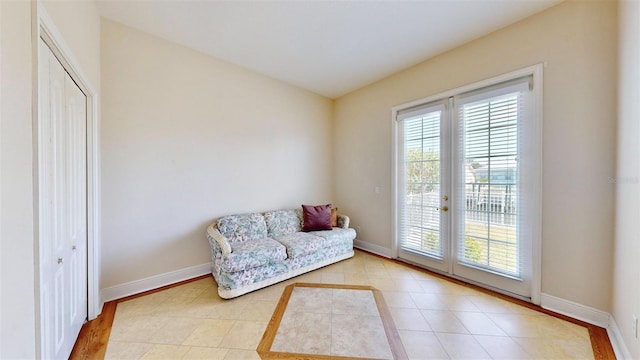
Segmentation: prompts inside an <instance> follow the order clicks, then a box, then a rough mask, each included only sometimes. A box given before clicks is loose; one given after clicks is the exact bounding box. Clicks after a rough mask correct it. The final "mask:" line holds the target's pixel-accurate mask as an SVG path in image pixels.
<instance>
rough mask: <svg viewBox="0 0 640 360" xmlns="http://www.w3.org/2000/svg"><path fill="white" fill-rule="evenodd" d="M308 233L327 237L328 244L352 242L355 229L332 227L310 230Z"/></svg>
mask: <svg viewBox="0 0 640 360" xmlns="http://www.w3.org/2000/svg"><path fill="white" fill-rule="evenodd" d="M309 234H311V235H315V236H319V237H322V238H325V239H327V241H328V244H330V245H333V244H336V243H342V242H345V241H351V242H352V243H353V239H355V238H356V231H355V230H354V229H351V228H348V229H343V228H333V230H323V231H311V232H309Z"/></svg>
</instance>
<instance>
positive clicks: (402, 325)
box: [106, 251, 593, 360]
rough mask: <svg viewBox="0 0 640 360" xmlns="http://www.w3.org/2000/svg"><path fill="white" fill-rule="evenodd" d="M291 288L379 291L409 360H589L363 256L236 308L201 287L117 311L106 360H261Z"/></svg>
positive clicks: (539, 331)
mask: <svg viewBox="0 0 640 360" xmlns="http://www.w3.org/2000/svg"><path fill="white" fill-rule="evenodd" d="M294 282H310V283H331V284H351V285H369V286H373V287H375V288H377V289H379V290H381V291H382V293H383V295H384V298H385V301H386V303H387V306H388V307H389V310H390V312H391V315H392V317H393V320H394V322H395V325H396V327H397V329H398V331H399V333H400V337H401V340H402V343H403V345H404V348H405V350H406V352H407V355H408V356H409V358H410V359H490V358H491V359H571V358H573V359H593V352H592V350H591V343H590V339H589V334H588V331H587V329H586V328H583V327H581V326H578V325H575V324H572V323H568V322H566V321H563V320H560V319H557V318H554V317H551V316H548V315H545V314H542V313H539V312H536V311H534V310H530V309H527V308H524V307H521V306H518V305H515V304H513V303H510V302H507V301H504V300H501V299H498V298H495V297H492V296H489V295H486V294H484V293H482V292H478V291H476V290H473V289H470V288H467V287H464V286H460V285H457V284H454V283H451V282H448V281H446V280H442V279H439V278H436V277H433V276H430V275H429V274H426V273H424V272H421V271H418V270H414V269H412V268H409V267H406V266H403V265H401V264H397V263H395V262H391V261H387V260H385V259H381V258H379V257H375V256H372V255H369V254H367V253H364V252H361V251H356V255H355V256H354V257H353V258H352V259H349V260H345V261H342V262H340V263H337V264H334V265H330V266H327V267H325V268H323V269H319V270H316V271H314V272H311V273H308V274H305V275H302V276H299V277H297V278H294V279H291V280H289V281H286V282H282V283H280V284H276V285H273V286H270V287H268V288H265V289H262V290H258V291H255V292H253V293H250V294H247V295H244V296H241V297H239V298H236V299H232V300H223V299H220V298H219V297H218V295H217V292H216V286H215V282H214V281H213V279H212V278H206V279H202V280H198V281H194V282H191V283H188V284H185V285H182V286H178V287H174V288H170V289H168V290H165V291H162V292H158V293H154V294H151V295H147V296H144V297H140V298H137V299H133V300H129V301H126V302H121V303H119V304H118V307H117V310H116V315H115V318H114V322H113V327H112V330H111V336H110V338H109V344H108V347H107V354H106V358H108V359H154V358H155V359H181V358H182V359H205V358H206V359H232V360H235V359H238V360H240V359H259V356H258V354H257V353H256V351H255V349H256V347H257V346H258V343H259V342H260V339H261V338H262V334H263V333H264V330H265V329H266V326H267V323H268V321H269V319H270V318H271V315H272V314H273V311H274V309H275V308H276V305H277V303H278V300H279V299H280V295H281V294H282V291H283V290H284V287H285V286H287V285H289V284H292V283H294Z"/></svg>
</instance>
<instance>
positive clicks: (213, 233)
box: [207, 224, 231, 255]
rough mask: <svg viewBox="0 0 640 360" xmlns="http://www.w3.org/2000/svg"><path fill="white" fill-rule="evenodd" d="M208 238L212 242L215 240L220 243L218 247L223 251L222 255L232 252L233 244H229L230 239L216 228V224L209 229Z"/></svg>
mask: <svg viewBox="0 0 640 360" xmlns="http://www.w3.org/2000/svg"><path fill="white" fill-rule="evenodd" d="M207 238H208V239H209V241H210V242H211V241H215V242H216V243H217V244H218V247H219V248H220V250H221V251H222V255H227V254H230V253H231V245H229V241H227V238H225V237H224V235H222V234H221V233H220V231H218V229H216V224H212V225H211V226H209V228H208V229H207Z"/></svg>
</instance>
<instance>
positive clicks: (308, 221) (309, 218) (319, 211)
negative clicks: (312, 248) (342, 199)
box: [302, 204, 331, 231]
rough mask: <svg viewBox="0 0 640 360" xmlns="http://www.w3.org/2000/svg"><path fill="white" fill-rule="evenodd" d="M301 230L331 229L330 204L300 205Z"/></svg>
mask: <svg viewBox="0 0 640 360" xmlns="http://www.w3.org/2000/svg"><path fill="white" fill-rule="evenodd" d="M302 220H303V221H302V231H316V230H331V204H327V205H317V206H313V205H302Z"/></svg>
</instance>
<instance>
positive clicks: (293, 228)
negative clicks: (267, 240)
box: [264, 210, 302, 238]
mask: <svg viewBox="0 0 640 360" xmlns="http://www.w3.org/2000/svg"><path fill="white" fill-rule="evenodd" d="M264 221H265V223H266V224H267V233H268V234H269V236H270V237H272V238H275V237H277V236H282V235H287V234H292V233H295V232H298V231H301V230H302V212H300V211H296V210H276V211H268V212H266V213H264Z"/></svg>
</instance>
